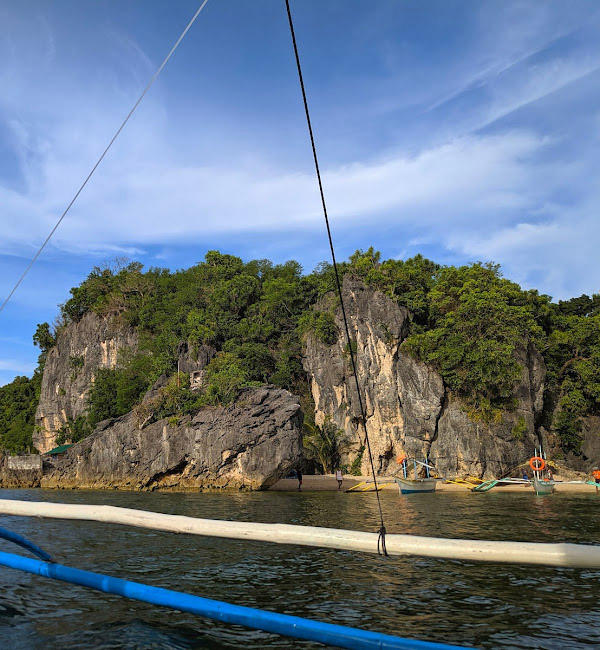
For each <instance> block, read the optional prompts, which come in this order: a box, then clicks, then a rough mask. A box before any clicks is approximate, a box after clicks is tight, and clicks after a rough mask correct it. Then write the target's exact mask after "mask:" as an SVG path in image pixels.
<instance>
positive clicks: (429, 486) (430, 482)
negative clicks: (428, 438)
mask: <svg viewBox="0 0 600 650" xmlns="http://www.w3.org/2000/svg"><path fill="white" fill-rule="evenodd" d="M407 461H408V458H407V457H406V456H403V457H402V458H400V459H399V462H400V463H401V464H402V471H403V473H404V476H403V477H399V476H396V477H395V478H396V483H398V487H399V488H400V494H415V493H417V492H435V486H436V482H437V480H436V479H434V478H432V477H431V476H430V475H429V470H430V469H433V467H432V466H431V465H429V464H428V463H427V458H426V459H425V462H424V463H422V462H421V461H419V460H416V459H413V464H414V472H415V477H414V478H408V475H407V471H406V470H407V467H406V466H407ZM419 465H420V466H421V467H424V468H425V471H426V473H427V476H426V477H424V478H420V477H419V475H418V469H417V466H419Z"/></svg>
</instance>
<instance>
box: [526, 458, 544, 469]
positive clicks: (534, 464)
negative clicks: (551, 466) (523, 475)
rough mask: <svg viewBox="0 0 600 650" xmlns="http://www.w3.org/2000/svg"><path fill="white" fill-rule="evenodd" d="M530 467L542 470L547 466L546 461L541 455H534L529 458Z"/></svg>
mask: <svg viewBox="0 0 600 650" xmlns="http://www.w3.org/2000/svg"><path fill="white" fill-rule="evenodd" d="M536 461H537V462H536ZM529 467H531V469H532V470H533V471H534V472H541V471H542V470H543V469H544V467H546V461H545V460H544V459H543V458H540V457H539V456H534V457H533V458H530V459H529Z"/></svg>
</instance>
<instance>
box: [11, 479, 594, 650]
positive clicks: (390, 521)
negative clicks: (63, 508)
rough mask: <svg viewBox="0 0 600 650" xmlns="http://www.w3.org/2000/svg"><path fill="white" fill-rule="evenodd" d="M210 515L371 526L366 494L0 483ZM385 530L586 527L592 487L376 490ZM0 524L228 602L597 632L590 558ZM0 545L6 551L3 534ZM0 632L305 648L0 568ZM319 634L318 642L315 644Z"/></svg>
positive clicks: (576, 537)
mask: <svg viewBox="0 0 600 650" xmlns="http://www.w3.org/2000/svg"><path fill="white" fill-rule="evenodd" d="M0 496H2V497H3V498H6V497H14V498H20V499H30V500H40V499H45V500H48V501H63V502H71V503H98V504H100V503H107V504H109V505H120V506H124V507H131V508H140V509H145V510H156V511H160V512H169V513H173V514H183V515H191V516H196V517H206V518H213V519H231V520H243V521H261V522H279V523H293V524H306V525H314V526H326V527H332V528H336V527H341V528H353V529H356V530H370V531H374V530H376V529H377V528H378V527H379V513H378V508H377V500H376V496H375V494H372V493H371V494H368V493H367V494H356V495H355V494H344V493H341V492H340V493H338V492H314V493H311V492H302V493H297V492H282V493H234V494H193V493H183V494H140V493H119V492H53V491H51V492H45V491H18V492H10V491H2V492H1V493H0ZM380 497H381V503H382V508H383V514H384V518H385V523H386V526H387V529H388V531H389V532H390V533H410V534H419V535H432V536H444V537H471V538H480V539H517V540H528V541H580V542H586V543H596V542H598V536H599V532H600V511H599V509H598V501H597V499H596V498H595V495H590V496H588V495H562V494H557V495H553V496H552V497H549V498H538V497H535V495H525V494H515V493H510V494H508V493H506V494H502V493H497V494H494V493H493V492H492V493H489V494H482V495H473V494H469V493H467V492H465V493H453V494H447V493H446V494H437V495H428V494H422V495H410V496H408V495H407V496H401V495H399V494H398V493H396V492H384V493H381V494H380ZM2 525H4V526H6V527H8V528H11V529H12V530H15V531H16V532H19V533H21V534H25V535H27V536H28V537H30V538H31V539H33V540H34V541H36V542H37V543H39V544H40V545H42V546H43V547H46V548H47V549H48V550H50V551H51V552H53V553H55V554H56V556H57V559H58V560H59V561H61V562H64V563H66V564H70V565H72V566H77V567H80V568H84V569H89V570H93V571H100V572H105V573H109V574H113V575H119V576H121V577H124V578H128V579H131V580H137V581H141V582H147V583H149V584H153V585H156V586H164V587H169V588H173V589H178V590H180V591H187V592H190V593H195V594H198V595H202V596H207V597H211V598H217V599H221V600H227V601H229V602H233V603H236V604H240V605H247V606H251V607H260V608H264V609H270V610H274V611H279V612H283V613H289V614H294V615H298V616H309V617H311V618H316V619H319V620H324V621H330V622H337V623H341V624H346V625H353V626H359V627H363V628H367V629H372V630H379V631H383V632H388V633H392V634H400V635H403V636H409V637H414V638H420V639H429V640H438V641H442V642H448V643H457V644H470V645H476V646H479V647H484V648H495V647H507V648H558V647H561V648H565V647H576V646H579V645H581V644H584V643H588V644H590V645H592V646H593V645H595V644H600V606H599V605H598V598H597V594H598V589H599V587H600V572H598V571H578V570H572V569H551V568H550V569H544V568H535V567H516V566H502V565H478V564H473V563H466V562H458V561H451V562H448V561H441V560H436V559H428V558H408V557H400V558H380V557H377V556H371V555H365V554H358V553H352V552H349V551H335V550H331V549H322V550H321V549H312V548H303V547H293V546H279V545H269V544H263V543H259V542H242V541H239V540H217V539H210V538H201V537H191V536H184V535H178V536H175V535H171V534H168V533H162V532H157V531H146V530H136V529H132V528H127V527H122V526H110V525H108V524H100V523H94V522H61V521H58V520H34V519H26V518H23V519H21V518H18V517H5V518H3V522H2ZM0 548H1V550H7V551H9V552H15V549H14V548H13V547H12V546H11V545H9V544H7V543H0ZM0 638H2V641H3V646H4V645H9V644H10V646H12V648H15V649H18V648H38V647H39V648H42V647H43V648H64V647H69V648H84V647H85V648H90V647H94V648H237V647H240V646H241V645H244V646H246V647H248V648H264V647H265V646H268V647H281V648H287V647H289V646H290V644H291V643H294V646H295V647H312V646H311V645H310V644H304V643H302V642H296V641H294V642H291V641H289V640H287V639H282V638H279V637H275V636H273V635H268V634H264V633H261V632H254V631H250V630H244V629H241V628H231V627H228V626H223V625H220V624H218V623H214V622H210V621H205V620H203V619H201V618H197V617H193V616H191V615H187V614H184V613H179V612H168V611H166V610H157V609H155V608H152V607H150V606H147V605H144V604H142V603H135V602H132V601H124V600H123V599H119V598H117V597H113V596H108V595H104V594H100V593H96V592H91V591H88V590H85V589H83V588H77V587H73V586H71V585H63V584H59V583H53V582H50V581H48V580H44V579H42V578H39V577H34V576H28V575H26V574H22V573H17V572H14V571H10V570H8V569H6V570H5V569H0ZM315 647H316V646H315Z"/></svg>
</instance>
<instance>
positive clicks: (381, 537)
mask: <svg viewBox="0 0 600 650" xmlns="http://www.w3.org/2000/svg"><path fill="white" fill-rule="evenodd" d="M285 6H286V9H287V15H288V20H289V23H290V33H291V35H292V43H293V46H294V56H295V57H296V67H297V68H298V78H299V79H300V89H301V90H302V100H303V101H304V112H305V113H306V123H307V125H308V133H309V135H310V144H311V146H312V152H313V158H314V161H315V170H316V172H317V180H318V182H319V192H320V194H321V204H322V206H323V215H324V217H325V225H326V226H327V237H328V238H329V248H330V249H331V259H332V260H333V271H334V274H335V283H336V286H337V290H338V295H339V297H340V304H341V306H342V316H343V318H344V329H345V331H346V341H347V343H348V349H349V351H350V360H351V362H352V371H353V373H354V380H355V382H356V394H357V395H358V403H359V405H360V413H361V423H362V427H363V430H364V434H365V442H366V444H367V452H368V454H369V462H370V464H371V472H372V474H373V483H374V484H375V494H376V495H377V506H378V507H379V518H380V520H381V528H380V529H379V539H378V541H377V552H379V546H380V542H381V548H382V551H383V554H384V555H387V551H386V549H385V526H384V525H383V511H382V510H381V500H380V498H379V491H378V488H377V478H376V476H375V465H374V464H373V454H372V453H371V443H370V442H369V434H368V433H367V423H366V416H365V407H364V405H363V400H362V397H361V393H360V386H359V384H358V373H357V371H356V361H355V358H354V350H353V349H352V340H351V337H350V329H349V327H348V319H347V317H346V308H345V306H344V298H343V296H342V285H341V282H340V275H339V273H338V267H337V262H336V260H335V251H334V249H333V239H332V236H331V227H330V226H329V217H328V216H327V206H326V204H325V193H324V191H323V183H322V182H321V171H320V169H319V160H318V158H317V149H316V147H315V138H314V135H313V130H312V124H311V121H310V113H309V110H308V101H307V99H306V90H305V88H304V80H303V78H302V68H301V66H300V55H299V54H298V45H297V43H296V34H295V32H294V23H293V21H292V12H291V10H290V2H289V0H285Z"/></svg>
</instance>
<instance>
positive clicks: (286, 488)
mask: <svg viewBox="0 0 600 650" xmlns="http://www.w3.org/2000/svg"><path fill="white" fill-rule="evenodd" d="M361 484H363V485H361ZM377 484H378V485H379V486H381V487H382V489H383V490H396V491H397V490H398V486H397V485H396V483H395V481H394V478H393V477H385V476H378V477H377ZM555 485H556V492H570V493H574V492H582V493H588V494H593V493H595V491H596V488H595V487H594V486H593V485H586V484H584V483H569V482H566V481H564V482H563V481H561V480H560V477H558V476H557V477H556V484H555ZM355 486H359V487H358V488H356V490H353V492H360V491H361V489H362V488H370V491H372V486H373V479H372V478H371V477H369V476H344V481H343V483H342V488H341V491H345V490H348V489H350V488H352V487H355ZM269 489H270V490H276V491H279V492H292V491H294V490H296V491H297V490H298V480H297V479H295V478H283V479H281V480H279V481H277V483H275V485H273V486H271V487H270V488H269ZM337 489H338V483H337V481H336V479H335V476H334V475H333V474H325V475H315V474H305V475H304V476H303V479H302V490H303V491H310V492H313V491H331V492H335V491H337ZM436 489H437V491H441V492H469V491H470V490H471V486H470V485H466V484H461V483H446V482H444V481H439V483H438V485H437V488H436ZM493 491H494V492H495V493H497V492H522V493H524V494H525V493H528V492H533V489H532V487H531V486H530V485H499V486H496V487H494V488H493Z"/></svg>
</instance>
